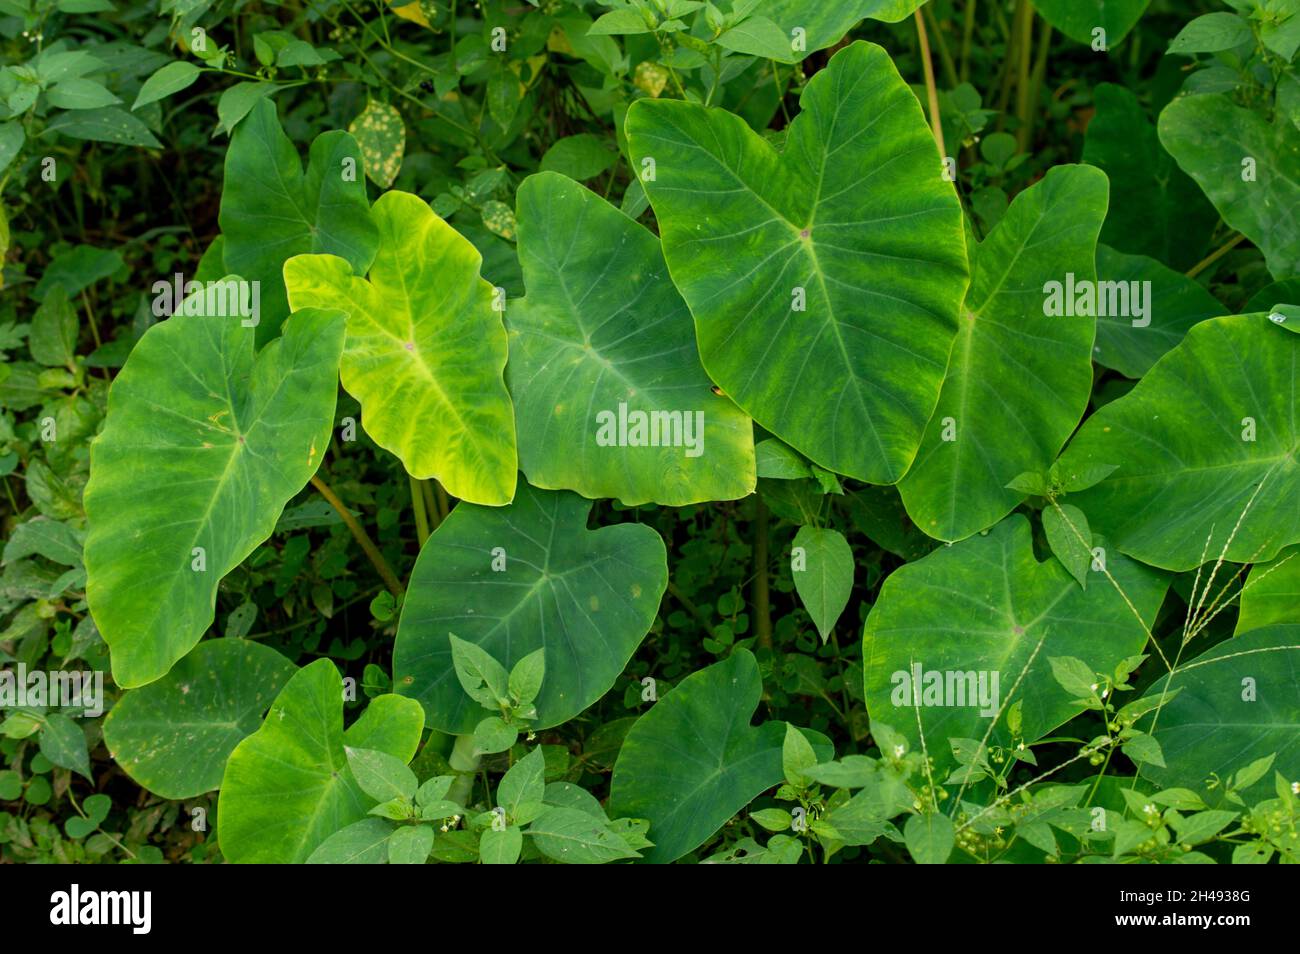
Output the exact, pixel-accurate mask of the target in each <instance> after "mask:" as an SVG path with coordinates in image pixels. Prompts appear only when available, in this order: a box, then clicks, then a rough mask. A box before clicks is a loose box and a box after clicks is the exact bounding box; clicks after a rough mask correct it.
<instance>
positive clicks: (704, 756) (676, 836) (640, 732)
mask: <svg viewBox="0 0 1300 954" xmlns="http://www.w3.org/2000/svg"><path fill="white" fill-rule="evenodd" d="M762 694H763V680H762V677H761V676H760V675H759V672H758V663H757V662H756V661H755V659H754V657H753V655H752V654H751V653H749V652H748V651H747V650H744V649H737V650H735V651H734V652H733V653H732V654H731V655H730V656H729V657H728V658H726V659H724V660H722V661H721V662H718V663H714V664H713V665H712V666H709V667H708V668H706V669H701V670H700V671H699V672H696V673H693V674H691V675H689V676H687V677H686V678H685V679H683V680H682V681H681V683H680V684H679V685H677V686H675V687H674V688H673V689H672V691H671V692H669V693H667V694H666V695H665V696H664V697H663V698H662V699H660V700H659V701H658V702H656V703H655V704H654V706H653V707H652V708H651V709H650V711H649V712H647V713H646V714H645V715H643V716H641V718H640V719H638V720H637V721H636V724H635V725H633V726H632V728H631V730H630V731H629V732H628V734H627V738H626V739H624V741H623V747H622V749H621V750H620V751H619V754H618V761H617V762H616V763H615V765H614V779H613V781H612V782H611V785H610V796H609V810H610V811H609V813H610V815H611V816H612V817H615V818H645V819H648V820H649V821H650V832H649V834H648V836H647V837H649V839H650V840H651V841H652V842H654V847H652V848H648V849H646V850H645V852H644V854H643V855H642V857H643V858H644V859H645V860H646V861H652V862H659V863H664V862H669V861H675V860H676V859H678V858H680V857H681V856H682V855H684V854H686V853H687V852H688V851H690V850H691V849H693V848H696V847H698V846H699V845H700V844H702V843H703V842H704V841H705V839H707V838H708V837H709V836H710V835H712V834H713V833H714V832H715V831H717V830H718V829H719V828H721V827H722V826H723V824H724V823H726V821H727V819H729V818H731V816H733V815H735V814H736V812H738V811H740V810H741V809H742V808H744V807H745V806H746V805H748V804H749V803H750V801H752V800H753V799H754V798H755V797H757V796H758V795H760V794H762V793H763V792H764V791H766V790H767V789H769V788H771V787H772V786H774V785H778V784H780V782H781V780H782V779H783V778H784V772H783V769H782V763H781V751H782V746H783V745H784V743H785V733H786V723H784V722H777V721H772V722H765V723H763V724H762V725H760V726H753V725H750V720H751V719H753V717H754V711H755V710H756V709H757V708H758V703H759V699H760V698H761V696H762ZM814 739H815V741H814V742H813V747H814V749H816V750H817V756H818V761H820V762H825V761H829V760H830V759H831V758H832V757H833V751H832V750H831V749H830V746H829V745H826V744H824V740H822V739H820V738H818V737H816V736H815V735H814Z"/></svg>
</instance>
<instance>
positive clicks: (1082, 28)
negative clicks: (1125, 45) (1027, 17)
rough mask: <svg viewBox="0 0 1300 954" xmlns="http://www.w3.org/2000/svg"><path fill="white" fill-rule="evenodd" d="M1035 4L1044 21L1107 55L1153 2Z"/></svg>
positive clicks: (1056, 0)
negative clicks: (1107, 51)
mask: <svg viewBox="0 0 1300 954" xmlns="http://www.w3.org/2000/svg"><path fill="white" fill-rule="evenodd" d="M1033 3H1034V6H1035V7H1037V8H1038V12H1039V13H1041V14H1042V15H1043V19H1044V20H1046V21H1047V22H1048V23H1050V24H1051V25H1052V26H1054V27H1056V28H1057V29H1058V30H1060V31H1061V32H1062V33H1064V34H1065V35H1066V36H1068V37H1069V38H1070V39H1072V40H1077V41H1078V42H1079V43H1086V44H1088V45H1089V46H1091V47H1093V49H1096V50H1098V51H1106V50H1110V49H1111V48H1112V47H1114V46H1117V45H1118V44H1119V42H1120V41H1121V40H1123V39H1124V37H1126V36H1128V33H1129V31H1130V30H1132V29H1133V27H1134V26H1136V25H1137V22H1138V20H1140V19H1142V14H1144V13H1145V12H1146V9H1147V7H1148V6H1149V5H1150V3H1151V0H1033ZM1098 31H1100V32H1098ZM1098 44H1099V45H1098Z"/></svg>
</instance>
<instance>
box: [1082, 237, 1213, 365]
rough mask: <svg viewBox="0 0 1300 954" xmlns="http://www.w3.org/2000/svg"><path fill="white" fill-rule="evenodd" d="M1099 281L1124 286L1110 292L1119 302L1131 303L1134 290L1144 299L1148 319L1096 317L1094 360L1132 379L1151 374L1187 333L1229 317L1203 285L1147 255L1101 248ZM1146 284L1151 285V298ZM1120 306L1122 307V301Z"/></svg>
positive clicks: (1100, 246)
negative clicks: (1124, 297)
mask: <svg viewBox="0 0 1300 954" xmlns="http://www.w3.org/2000/svg"><path fill="white" fill-rule="evenodd" d="M1097 280H1098V281H1099V282H1101V283H1103V285H1104V283H1106V282H1119V283H1122V287H1120V286H1112V287H1115V288H1116V292H1115V294H1116V295H1117V296H1128V300H1129V301H1130V303H1131V302H1132V300H1133V299H1132V292H1133V291H1134V287H1135V285H1136V287H1137V289H1138V290H1139V291H1140V293H1141V294H1142V295H1143V296H1144V302H1145V306H1144V307H1145V309H1146V314H1145V315H1142V316H1138V315H1133V314H1128V313H1122V314H1117V315H1109V316H1103V315H1098V316H1097V344H1096V346H1095V348H1094V349H1093V360H1094V361H1096V362H1097V363H1098V364H1100V365H1101V366H1102V367H1105V368H1112V369H1114V370H1115V371H1118V372H1119V373H1120V374H1122V375H1124V376H1125V377H1129V378H1140V377H1142V376H1143V375H1144V374H1146V373H1147V372H1148V371H1150V370H1151V366H1152V365H1154V364H1155V363H1156V362H1157V361H1159V360H1160V358H1162V357H1164V355H1165V354H1167V353H1168V352H1169V351H1170V350H1171V349H1172V348H1174V347H1175V346H1177V344H1178V343H1179V342H1180V341H1182V340H1183V337H1184V336H1185V335H1186V334H1187V329H1189V328H1191V327H1192V326H1193V325H1195V324H1199V323H1200V322H1202V321H1205V320H1206V319H1207V318H1218V317H1220V316H1222V315H1223V314H1224V313H1225V312H1226V311H1227V309H1225V308H1224V307H1223V305H1222V304H1220V303H1219V300H1218V299H1217V298H1215V297H1214V296H1213V295H1211V294H1210V293H1209V292H1208V291H1206V290H1205V289H1204V288H1203V287H1202V286H1201V284H1200V283H1199V282H1197V281H1196V280H1194V279H1191V278H1188V277H1187V276H1186V275H1184V274H1183V273H1182V272H1176V271H1174V270H1173V269H1170V268H1166V267H1165V266H1164V265H1161V264H1160V263H1159V262H1157V261H1156V260H1155V259H1153V258H1147V257H1146V256H1145V255H1124V254H1123V253H1121V252H1117V251H1115V250H1114V249H1112V248H1108V247H1106V246H1105V245H1099V246H1097ZM1146 282H1150V283H1151V287H1150V294H1149V295H1148V294H1147V293H1146V290H1145V289H1146V285H1145V283H1146ZM1099 287H1101V286H1099ZM1124 289H1127V290H1126V291H1125V290H1124ZM1107 296H1108V297H1109V296H1110V292H1109V291H1108V292H1107ZM1118 300H1120V302H1121V304H1122V302H1123V298H1122V297H1121V298H1119V299H1118ZM1120 311H1123V309H1120ZM1129 311H1130V312H1131V311H1132V309H1131V308H1130V309H1129Z"/></svg>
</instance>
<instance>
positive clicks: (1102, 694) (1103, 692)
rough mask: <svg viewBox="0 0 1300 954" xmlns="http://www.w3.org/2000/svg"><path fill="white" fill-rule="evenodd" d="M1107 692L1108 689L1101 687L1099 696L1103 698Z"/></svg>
mask: <svg viewBox="0 0 1300 954" xmlns="http://www.w3.org/2000/svg"><path fill="white" fill-rule="evenodd" d="M1108 692H1110V690H1109V689H1103V690H1102V691H1101V697H1102V698H1103V699H1105V698H1106V693H1108Z"/></svg>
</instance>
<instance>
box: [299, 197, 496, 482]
mask: <svg viewBox="0 0 1300 954" xmlns="http://www.w3.org/2000/svg"><path fill="white" fill-rule="evenodd" d="M371 216H372V218H373V219H374V222H375V224H376V225H377V226H378V228H379V251H378V252H377V253H376V254H375V259H374V265H373V267H371V269H370V280H369V281H367V280H365V279H364V278H361V277H359V276H360V274H361V272H359V271H358V270H356V269H354V268H352V267H350V266H349V263H348V262H346V261H344V260H343V259H341V258H338V257H337V256H333V255H300V256H297V257H295V258H291V259H290V260H289V261H288V262H286V263H285V265H284V278H285V283H286V284H287V285H288V287H289V300H290V301H291V302H292V303H293V306H294V307H295V308H304V307H308V306H317V307H328V308H340V309H342V310H344V311H346V312H347V313H348V339H347V345H346V347H345V348H344V350H343V363H342V368H341V370H342V376H343V386H344V387H345V388H347V389H348V393H350V394H351V395H352V396H353V397H355V398H356V399H357V400H358V401H360V402H361V424H362V426H363V427H364V428H365V429H366V433H368V434H369V435H370V436H371V437H373V438H374V440H375V443H377V444H378V445H379V446H380V447H383V448H384V449H385V450H389V451H392V452H393V453H394V454H396V455H397V456H398V457H399V458H401V460H402V463H403V464H405V465H406V469H407V471H408V472H409V473H410V474H411V476H413V477H416V478H420V479H424V478H427V477H436V478H437V479H438V480H440V481H441V482H442V483H443V485H444V486H445V487H446V488H447V492H448V493H450V494H452V495H454V496H456V497H460V498H461V499H462V500H468V501H470V502H471V503H480V504H491V505H499V504H505V503H509V502H510V498H511V497H512V496H513V495H514V489H515V477H516V475H517V472H518V468H517V466H516V458H515V431H514V412H513V409H512V407H511V404H510V395H509V393H507V391H506V386H505V381H504V380H503V378H502V369H503V368H504V367H505V364H506V332H505V328H504V327H503V326H502V324H501V313H500V311H499V310H496V309H495V308H494V307H493V300H494V298H495V297H496V292H495V291H494V290H493V287H492V286H491V285H489V284H488V283H487V282H486V281H484V280H483V279H482V278H481V277H480V276H479V266H480V264H481V263H482V257H481V256H480V255H479V253H478V252H477V251H476V250H475V248H474V246H473V245H471V244H470V243H469V242H468V241H467V240H466V239H465V238H463V237H462V236H461V235H460V234H459V233H457V232H456V230H455V229H453V228H452V227H451V226H450V225H448V224H447V223H446V222H444V221H443V220H442V219H440V218H438V216H436V215H435V214H434V213H433V210H432V209H430V208H429V206H428V205H427V204H426V203H425V202H424V200H423V199H421V198H419V197H418V196H414V195H411V194H410V193H408V192H385V193H384V194H383V195H382V196H380V197H379V200H378V201H377V202H376V203H375V205H374V208H373V209H372V210H371Z"/></svg>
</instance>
